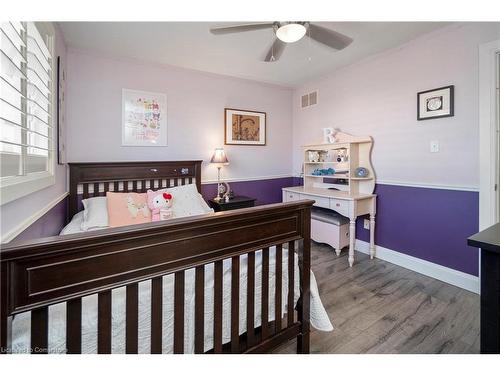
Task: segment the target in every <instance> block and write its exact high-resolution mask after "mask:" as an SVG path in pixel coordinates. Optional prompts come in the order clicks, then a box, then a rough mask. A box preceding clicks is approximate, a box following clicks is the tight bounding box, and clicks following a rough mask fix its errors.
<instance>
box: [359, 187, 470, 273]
mask: <svg viewBox="0 0 500 375" xmlns="http://www.w3.org/2000/svg"><path fill="white" fill-rule="evenodd" d="M375 193H376V194H377V217H376V226H375V242H376V244H377V245H380V246H382V247H385V248H388V249H391V250H395V251H398V252H400V253H403V254H408V255H411V256H414V257H416V258H420V259H424V260H427V261H429V262H432V263H437V264H440V265H442V266H445V267H449V268H453V269H455V270H458V271H462V272H465V273H468V274H470V275H474V276H477V275H478V270H479V255H478V254H479V251H478V250H477V249H474V248H471V247H469V246H467V237H469V236H470V235H472V234H474V233H476V232H477V231H478V230H479V193H478V192H471V191H457V190H443V189H429V188H415V187H407V186H394V185H381V184H377V186H376V188H375ZM356 238H358V239H360V240H363V241H369V238H370V237H369V231H368V230H366V229H364V228H363V220H361V218H360V220H358V222H357V225H356Z"/></svg>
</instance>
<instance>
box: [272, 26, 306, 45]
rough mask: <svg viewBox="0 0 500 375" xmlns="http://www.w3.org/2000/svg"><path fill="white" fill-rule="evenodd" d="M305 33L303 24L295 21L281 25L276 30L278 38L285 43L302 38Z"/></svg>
mask: <svg viewBox="0 0 500 375" xmlns="http://www.w3.org/2000/svg"><path fill="white" fill-rule="evenodd" d="M305 34H306V28H305V26H304V25H301V24H300V23H295V22H291V23H288V24H285V25H282V26H280V28H279V29H278V30H276V36H277V37H278V39H280V40H282V41H283V42H285V43H293V42H296V41H298V40H300V39H302V37H303V36H304V35H305Z"/></svg>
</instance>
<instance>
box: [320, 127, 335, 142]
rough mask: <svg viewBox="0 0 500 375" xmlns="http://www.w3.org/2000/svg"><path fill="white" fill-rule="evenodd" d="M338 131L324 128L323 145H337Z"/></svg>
mask: <svg viewBox="0 0 500 375" xmlns="http://www.w3.org/2000/svg"><path fill="white" fill-rule="evenodd" d="M336 133H337V131H336V130H335V129H333V128H323V143H335V142H336V138H335V134H336Z"/></svg>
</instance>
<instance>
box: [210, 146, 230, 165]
mask: <svg viewBox="0 0 500 375" xmlns="http://www.w3.org/2000/svg"><path fill="white" fill-rule="evenodd" d="M210 163H214V164H229V160H228V158H227V156H226V153H225V152H224V149H223V148H216V149H215V151H214V154H213V155H212V159H210Z"/></svg>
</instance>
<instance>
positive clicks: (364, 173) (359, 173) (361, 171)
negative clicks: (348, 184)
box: [354, 167, 370, 178]
mask: <svg viewBox="0 0 500 375" xmlns="http://www.w3.org/2000/svg"><path fill="white" fill-rule="evenodd" d="M369 174H370V172H369V171H368V169H366V168H365V167H358V168H356V170H355V171H354V175H355V176H356V177H360V178H362V177H368V175H369Z"/></svg>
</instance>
